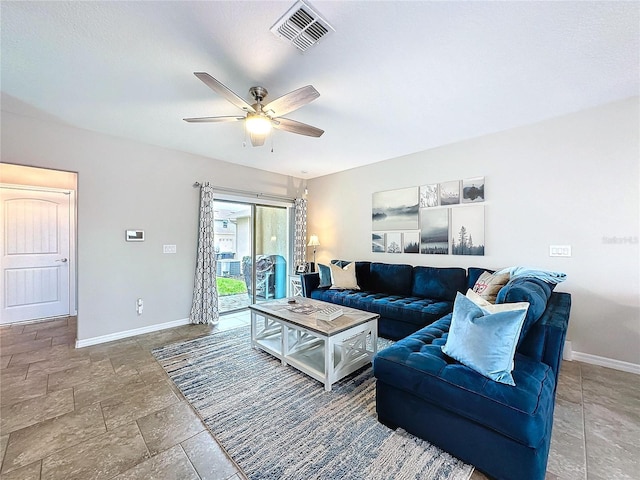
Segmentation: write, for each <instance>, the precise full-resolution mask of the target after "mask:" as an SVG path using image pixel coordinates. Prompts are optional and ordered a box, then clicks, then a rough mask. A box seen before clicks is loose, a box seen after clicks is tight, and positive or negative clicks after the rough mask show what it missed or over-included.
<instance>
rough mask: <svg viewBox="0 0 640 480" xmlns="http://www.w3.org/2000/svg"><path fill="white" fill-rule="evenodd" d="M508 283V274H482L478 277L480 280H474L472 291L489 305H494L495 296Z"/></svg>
mask: <svg viewBox="0 0 640 480" xmlns="http://www.w3.org/2000/svg"><path fill="white" fill-rule="evenodd" d="M508 282H509V274H508V273H502V274H499V275H497V274H495V273H493V274H491V273H489V272H484V273H483V274H482V275H480V278H478V280H476V284H475V285H474V286H473V291H474V292H475V293H477V294H478V295H480V296H481V297H482V298H483V299H485V300H486V301H487V302H489V303H496V296H497V295H498V292H499V291H500V289H501V288H502V287H504V286H505V285H506V284H507V283H508Z"/></svg>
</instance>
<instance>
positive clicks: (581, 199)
mask: <svg viewBox="0 0 640 480" xmlns="http://www.w3.org/2000/svg"><path fill="white" fill-rule="evenodd" d="M638 119H639V109H638V97H634V98H631V99H628V100H625V101H621V102H616V103H613V104H609V105H605V106H602V107H599V108H594V109H590V110H586V111H582V112H578V113H575V114H571V115H567V116H564V117H561V118H556V119H551V120H548V121H545V122H541V123H538V124H535V125H531V126H526V127H522V128H516V129H513V130H509V131H505V132H500V133H496V134H492V135H487V136H483V137H481V138H475V139H472V140H468V141H464V142H459V143H455V144H452V145H447V146H444V147H441V148H436V149H433V150H428V151H424V152H419V153H415V154H412V155H408V156H405V157H401V158H395V159H391V160H387V161H384V162H380V163H376V164H373V165H370V166H365V167H361V168H357V169H353V170H350V171H346V172H342V173H338V174H334V175H328V176H325V177H320V178H316V179H313V180H310V181H309V182H308V188H309V196H308V199H309V207H308V215H309V225H308V231H309V232H312V233H317V234H318V235H319V237H320V243H321V246H320V247H319V248H318V254H317V255H318V261H320V262H328V261H329V260H330V259H332V258H344V259H354V260H372V261H381V262H389V263H409V264H412V265H433V266H462V267H468V266H484V267H488V268H494V269H496V268H501V267H505V266H512V265H527V266H535V267H539V268H544V269H549V270H554V271H562V272H565V273H567V274H568V280H567V281H566V282H564V283H562V284H560V285H559V286H558V287H557V289H558V291H566V292H570V293H571V294H572V300H573V306H572V312H571V320H570V324H569V333H568V339H569V340H571V341H572V346H573V350H574V351H577V352H582V353H586V354H590V355H596V356H599V357H605V358H607V359H614V360H618V361H621V362H629V363H631V364H635V365H639V364H640V300H639V297H640V293H639V292H640V283H639V272H640V262H639V257H640V245H639V244H638V223H639V217H640V210H639V196H638V190H639V185H640V178H639V169H638V164H639V158H640V156H639V153H640V152H639V145H640V141H639V131H640V126H639V121H638ZM390 128H393V127H392V125H390ZM390 134H392V132H390ZM428 134H429V132H428V131H425V135H428ZM371 141H375V139H372V140H371ZM476 176H484V177H486V178H485V181H486V184H485V188H486V202H485V205H486V209H485V244H486V251H485V256H484V257H466V256H441V255H417V254H387V253H375V254H374V253H371V195H372V193H374V192H378V191H384V190H392V189H396V188H402V187H409V186H417V185H425V184H429V183H437V182H442V181H448V180H459V179H464V178H471V177H476ZM612 237H615V238H617V239H620V240H621V241H622V242H625V241H628V242H629V243H607V241H608V240H605V238H606V239H610V238H612ZM552 244H560V245H571V246H572V249H573V255H572V257H571V258H555V257H554V258H550V257H549V245H552Z"/></svg>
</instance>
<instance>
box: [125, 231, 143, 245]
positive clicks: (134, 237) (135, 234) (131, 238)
mask: <svg viewBox="0 0 640 480" xmlns="http://www.w3.org/2000/svg"><path fill="white" fill-rule="evenodd" d="M125 238H126V240H127V242H144V230H126V236H125Z"/></svg>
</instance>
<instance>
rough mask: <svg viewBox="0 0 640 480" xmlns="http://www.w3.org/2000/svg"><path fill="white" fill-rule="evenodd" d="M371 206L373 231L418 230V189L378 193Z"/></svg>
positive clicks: (411, 188) (374, 195) (374, 196)
mask: <svg viewBox="0 0 640 480" xmlns="http://www.w3.org/2000/svg"><path fill="white" fill-rule="evenodd" d="M371 205H372V208H371V221H372V224H373V226H372V228H371V230H373V231H380V230H383V231H384V230H417V229H418V187H410V188H402V189H400V190H388V191H386V192H376V193H374V194H373V198H372V202H371Z"/></svg>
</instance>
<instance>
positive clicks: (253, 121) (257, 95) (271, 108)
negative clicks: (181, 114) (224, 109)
mask: <svg viewBox="0 0 640 480" xmlns="http://www.w3.org/2000/svg"><path fill="white" fill-rule="evenodd" d="M194 75H195V76H196V77H198V78H199V79H200V80H202V81H203V82H204V83H205V85H207V86H208V87H209V88H210V89H211V90H213V91H214V92H216V93H218V94H220V95H222V96H223V97H224V98H226V99H227V100H229V101H230V102H231V103H233V104H234V105H235V106H236V107H238V108H241V109H242V110H244V111H245V112H247V114H246V116H244V117H240V116H237V117H236V116H226V117H200V118H185V119H184V121H185V122H191V123H205V122H238V121H242V120H244V121H245V126H246V128H247V131H248V132H249V136H250V138H251V145H253V146H254V147H259V146H261V145H264V140H265V138H266V137H267V135H268V134H269V132H270V131H271V128H272V127H273V128H277V129H279V130H284V131H286V132H291V133H297V134H299V135H307V136H309V137H319V136H320V135H322V134H323V133H324V130H321V129H319V128H316V127H312V126H311V125H307V124H306V123H302V122H297V121H295V120H291V119H290V118H283V117H281V115H286V114H287V113H289V112H293V111H294V110H296V109H298V108H300V107H302V106H303V105H306V104H307V103H310V102H312V101H313V100H315V99H316V98H318V97H319V96H320V94H319V93H318V91H317V90H316V89H315V88H313V87H312V86H311V85H307V86H306V87H301V88H298V89H297V90H294V91H292V92H289V93H287V94H285V95H283V96H281V97H279V98H276V99H275V100H273V101H272V102H269V103H267V104H263V103H262V102H263V100H264V99H265V97H266V96H267V89H266V88H264V87H251V88H250V89H249V93H250V94H251V96H252V97H253V99H254V100H255V103H254V104H253V105H250V104H249V103H247V102H246V101H244V100H243V99H242V98H241V97H239V96H238V95H236V94H235V93H234V92H232V91H231V90H230V89H228V88H227V87H226V86H224V85H223V84H222V83H220V82H219V81H218V80H216V79H215V78H213V77H212V76H211V75H209V74H208V73H204V72H194Z"/></svg>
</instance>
